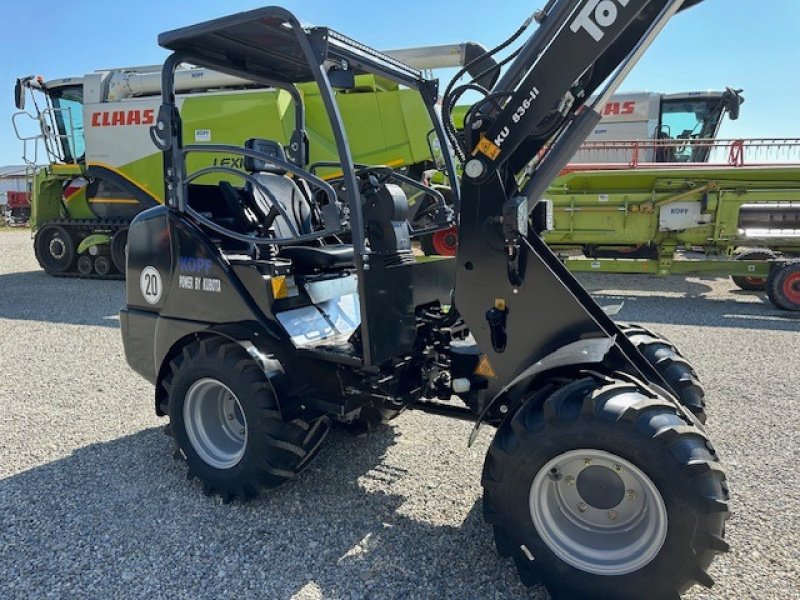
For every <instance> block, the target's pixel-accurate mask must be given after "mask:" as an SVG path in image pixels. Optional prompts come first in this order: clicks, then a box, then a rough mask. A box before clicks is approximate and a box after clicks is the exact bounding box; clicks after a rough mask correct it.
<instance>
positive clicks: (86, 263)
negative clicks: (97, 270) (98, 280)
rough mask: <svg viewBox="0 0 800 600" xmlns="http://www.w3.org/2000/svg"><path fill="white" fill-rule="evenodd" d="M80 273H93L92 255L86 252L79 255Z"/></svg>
mask: <svg viewBox="0 0 800 600" xmlns="http://www.w3.org/2000/svg"><path fill="white" fill-rule="evenodd" d="M77 266H78V273H80V274H81V275H91V273H92V270H93V269H94V264H93V263H92V257H91V256H89V255H88V254H84V255H82V256H79V257H78V265H77Z"/></svg>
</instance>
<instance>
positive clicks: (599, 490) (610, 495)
mask: <svg viewBox="0 0 800 600" xmlns="http://www.w3.org/2000/svg"><path fill="white" fill-rule="evenodd" d="M575 489H576V490H577V491H578V495H580V497H581V498H583V500H584V501H585V502H586V503H587V504H588V505H589V506H591V507H593V508H599V509H605V510H608V509H610V508H614V507H615V506H617V505H618V504H620V503H621V502H622V499H623V498H624V497H625V483H624V482H623V481H622V478H621V477H620V476H619V475H617V474H616V473H615V472H614V471H613V470H611V469H608V468H606V467H601V466H599V465H591V466H588V467H586V468H585V469H583V470H582V471H581V473H580V475H578V479H577V481H576V488H575Z"/></svg>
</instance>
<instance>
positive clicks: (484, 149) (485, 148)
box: [475, 134, 500, 160]
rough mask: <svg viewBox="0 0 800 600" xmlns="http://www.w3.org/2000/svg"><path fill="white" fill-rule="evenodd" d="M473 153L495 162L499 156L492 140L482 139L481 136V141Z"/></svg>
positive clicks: (498, 150)
mask: <svg viewBox="0 0 800 600" xmlns="http://www.w3.org/2000/svg"><path fill="white" fill-rule="evenodd" d="M475 151H476V152H480V153H481V154H484V155H486V156H488V157H489V158H490V159H491V160H496V159H497V157H498V156H500V148H498V147H497V146H496V145H495V143H494V142H493V141H492V140H490V139H488V138H486V137H484V136H483V135H482V134H481V141H479V142H478V146H477V147H476V148H475Z"/></svg>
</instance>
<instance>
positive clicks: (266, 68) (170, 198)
mask: <svg viewBox="0 0 800 600" xmlns="http://www.w3.org/2000/svg"><path fill="white" fill-rule="evenodd" d="M198 40H202V41H201V42H200V41H198ZM159 44H160V45H162V46H163V47H165V48H167V49H170V50H172V51H173V53H172V54H171V55H170V56H169V57H168V58H167V60H166V61H165V62H164V65H163V68H162V72H161V80H162V104H161V107H160V109H159V112H158V116H157V119H156V123H155V125H153V126H152V127H151V128H150V137H151V139H152V140H153V143H154V144H155V145H156V146H157V147H158V148H159V149H160V150H162V151H163V153H164V181H165V188H166V196H167V204H168V205H169V206H171V207H172V208H174V209H176V210H177V211H179V212H182V213H187V214H190V215H191V216H192V217H193V218H195V219H197V220H198V221H199V222H200V223H202V224H203V225H205V226H207V227H209V228H210V229H212V230H214V231H216V232H218V233H220V234H223V235H225V236H227V237H230V238H232V239H237V240H239V241H245V242H256V243H270V244H275V245H282V244H288V243H298V242H301V243H302V242H304V241H309V240H313V239H318V238H320V237H325V236H328V235H331V234H333V233H336V232H338V231H339V230H340V226H339V223H338V214H337V215H334V211H335V204H334V200H335V198H336V195H335V192H334V191H333V189H332V187H331V186H330V185H329V184H328V183H327V182H325V181H323V180H322V179H320V178H318V177H317V176H315V175H313V174H312V173H310V172H309V171H307V170H306V169H305V168H304V167H305V166H306V163H307V160H308V156H307V154H306V139H307V138H306V132H305V111H304V107H303V101H302V96H301V94H300V92H299V90H298V89H297V87H296V86H295V85H294V84H295V83H300V82H311V81H313V82H314V83H316V84H317V86H318V87H319V91H320V96H321V98H322V100H323V104H324V105H325V108H326V111H327V113H328V115H329V120H330V125H331V129H332V131H333V137H334V141H335V143H336V148H337V151H338V154H339V158H340V160H341V168H342V171H343V175H342V178H343V180H344V192H345V194H346V198H347V203H348V205H349V208H350V224H351V229H352V241H353V245H354V248H355V259H356V261H355V262H356V268H357V270H358V271H359V272H361V271H362V270H363V266H364V262H366V261H365V260H364V259H365V258H366V257H367V256H368V250H367V248H366V247H365V234H364V219H363V215H362V211H361V203H360V198H359V192H358V190H359V185H358V180H357V177H356V172H355V168H354V163H353V159H352V154H351V152H350V146H349V143H348V140H347V134H346V132H345V130H344V127H343V123H342V118H341V114H340V112H339V109H338V106H337V104H336V99H335V96H334V92H333V87H332V85H331V81H330V78H329V76H328V70H329V69H333V70H336V69H341V70H350V71H353V72H355V73H356V74H360V73H370V74H375V75H378V76H381V77H385V78H386V79H389V80H391V81H393V82H395V83H397V84H399V85H403V86H406V87H408V88H411V89H415V90H417V91H418V92H419V93H420V96H421V97H422V99H423V102H424V104H425V107H426V109H427V111H428V114H429V116H430V119H431V122H432V123H433V128H434V130H435V132H436V135H437V136H438V137H439V139H440V140H441V141H442V147H443V148H446V147H447V144H446V142H445V140H446V135H445V132H444V128H443V126H442V124H441V121H440V119H439V116H438V114H437V113H436V111H435V105H436V101H437V99H438V81H437V80H428V79H425V78H424V77H423V76H422V73H421V72H420V71H418V70H416V69H414V68H412V67H409V66H408V65H406V64H404V63H402V62H400V61H399V60H397V59H395V58H393V57H391V56H388V55H386V54H383V53H381V52H378V51H376V50H374V49H372V48H369V47H367V46H364V45H363V44H360V43H358V42H356V41H355V40H352V39H350V38H348V37H347V36H344V35H342V34H340V33H338V32H336V31H333V30H331V29H328V28H323V27H312V28H305V27H303V26H302V25H301V24H300V22H299V21H298V20H297V18H296V17H295V16H294V15H292V14H291V13H290V12H288V11H287V10H285V9H283V8H280V7H265V8H260V9H256V10H252V11H247V12H243V13H239V14H236V15H232V16H229V17H223V18H221V19H216V20H213V21H208V22H206V23H202V24H200V25H194V26H190V27H185V28H182V29H177V30H174V31H170V32H167V33H164V34H161V35H160V36H159ZM183 63H191V64H195V65H199V66H203V67H207V68H210V69H213V70H215V71H219V72H221V73H227V74H230V75H234V76H237V77H241V78H245V79H248V80H251V81H253V82H254V83H260V84H263V85H267V86H272V87H275V88H279V89H283V90H286V91H287V92H289V94H290V95H291V97H292V100H293V103H294V105H295V132H294V134H293V135H292V139H291V140H290V146H289V153H288V154H289V156H290V158H291V160H292V163H291V164H290V163H288V162H285V161H280V160H276V159H275V158H274V157H272V156H268V155H266V154H263V153H260V152H257V151H255V150H250V149H245V148H240V147H237V146H227V145H219V144H207V145H206V144H193V145H186V146H184V144H183V138H182V131H181V117H180V113H179V111H178V108H177V105H176V103H175V89H174V88H175V86H174V82H175V71H176V69H177V68H178V66H179V65H180V64H183ZM192 152H225V153H235V154H240V155H243V156H248V157H251V158H254V159H257V160H261V161H264V162H266V163H268V164H272V165H275V166H277V167H280V168H281V169H285V170H287V171H289V172H291V173H293V174H295V175H297V176H299V177H301V178H303V179H305V180H306V181H308V182H309V183H311V184H312V185H313V186H314V187H316V188H317V189H320V190H322V191H323V192H324V193H325V195H326V196H327V197H328V199H329V202H328V203H327V204H325V205H323V206H322V213H323V222H324V229H323V230H322V231H317V232H315V233H314V234H310V235H305V236H298V237H295V238H292V239H291V240H289V239H273V238H269V239H265V238H256V237H254V236H248V235H241V234H237V233H235V232H232V231H230V230H227V229H225V228H223V227H221V226H219V225H216V224H214V223H213V222H212V221H210V220H208V219H206V218H204V217H203V216H202V215H199V214H198V213H197V212H196V211H193V210H192V209H191V208H190V207H189V206H187V202H186V197H187V186H188V183H189V182H190V181H193V180H195V179H197V178H198V177H200V176H201V175H208V174H210V173H212V172H224V173H226V174H235V175H237V176H240V177H242V178H243V179H245V180H246V181H249V182H250V183H252V184H253V185H256V186H258V187H260V188H263V187H264V186H263V184H261V183H259V182H258V181H257V180H256V179H255V178H253V177H251V176H248V175H247V174H246V173H244V172H241V171H236V170H235V169H229V170H225V168H223V167H217V166H214V167H208V168H205V169H203V170H202V171H200V172H197V173H193V174H192V175H190V176H188V177H187V174H186V155H187V154H189V153H192ZM444 160H445V167H446V170H447V173H448V177H449V178H450V183H451V187H452V189H453V196H454V203H455V206H456V210H457V207H458V205H459V194H458V184H457V181H456V179H455V175H454V174H455V172H456V170H455V165H454V162H453V157H452V156H451V155H450V154H449V153H448V152H444ZM232 172H234V173H232ZM429 193H430V192H429ZM434 195H436V194H434ZM277 208H278V210H279V212H280V213H281V215H282V216H284V217H285V216H286V215H285V214H284V213H285V211H284V210H283V209H282V207H277ZM456 214H457V212H456ZM334 219H335V220H336V226H335V227H334Z"/></svg>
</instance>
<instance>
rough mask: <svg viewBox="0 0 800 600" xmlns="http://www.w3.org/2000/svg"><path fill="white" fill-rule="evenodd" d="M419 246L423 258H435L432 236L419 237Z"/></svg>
mask: <svg viewBox="0 0 800 600" xmlns="http://www.w3.org/2000/svg"><path fill="white" fill-rule="evenodd" d="M419 245H420V247H421V248H422V253H423V254H424V255H425V256H436V248H434V247H433V235H431V234H427V235H423V236H422V237H420V238H419Z"/></svg>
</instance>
